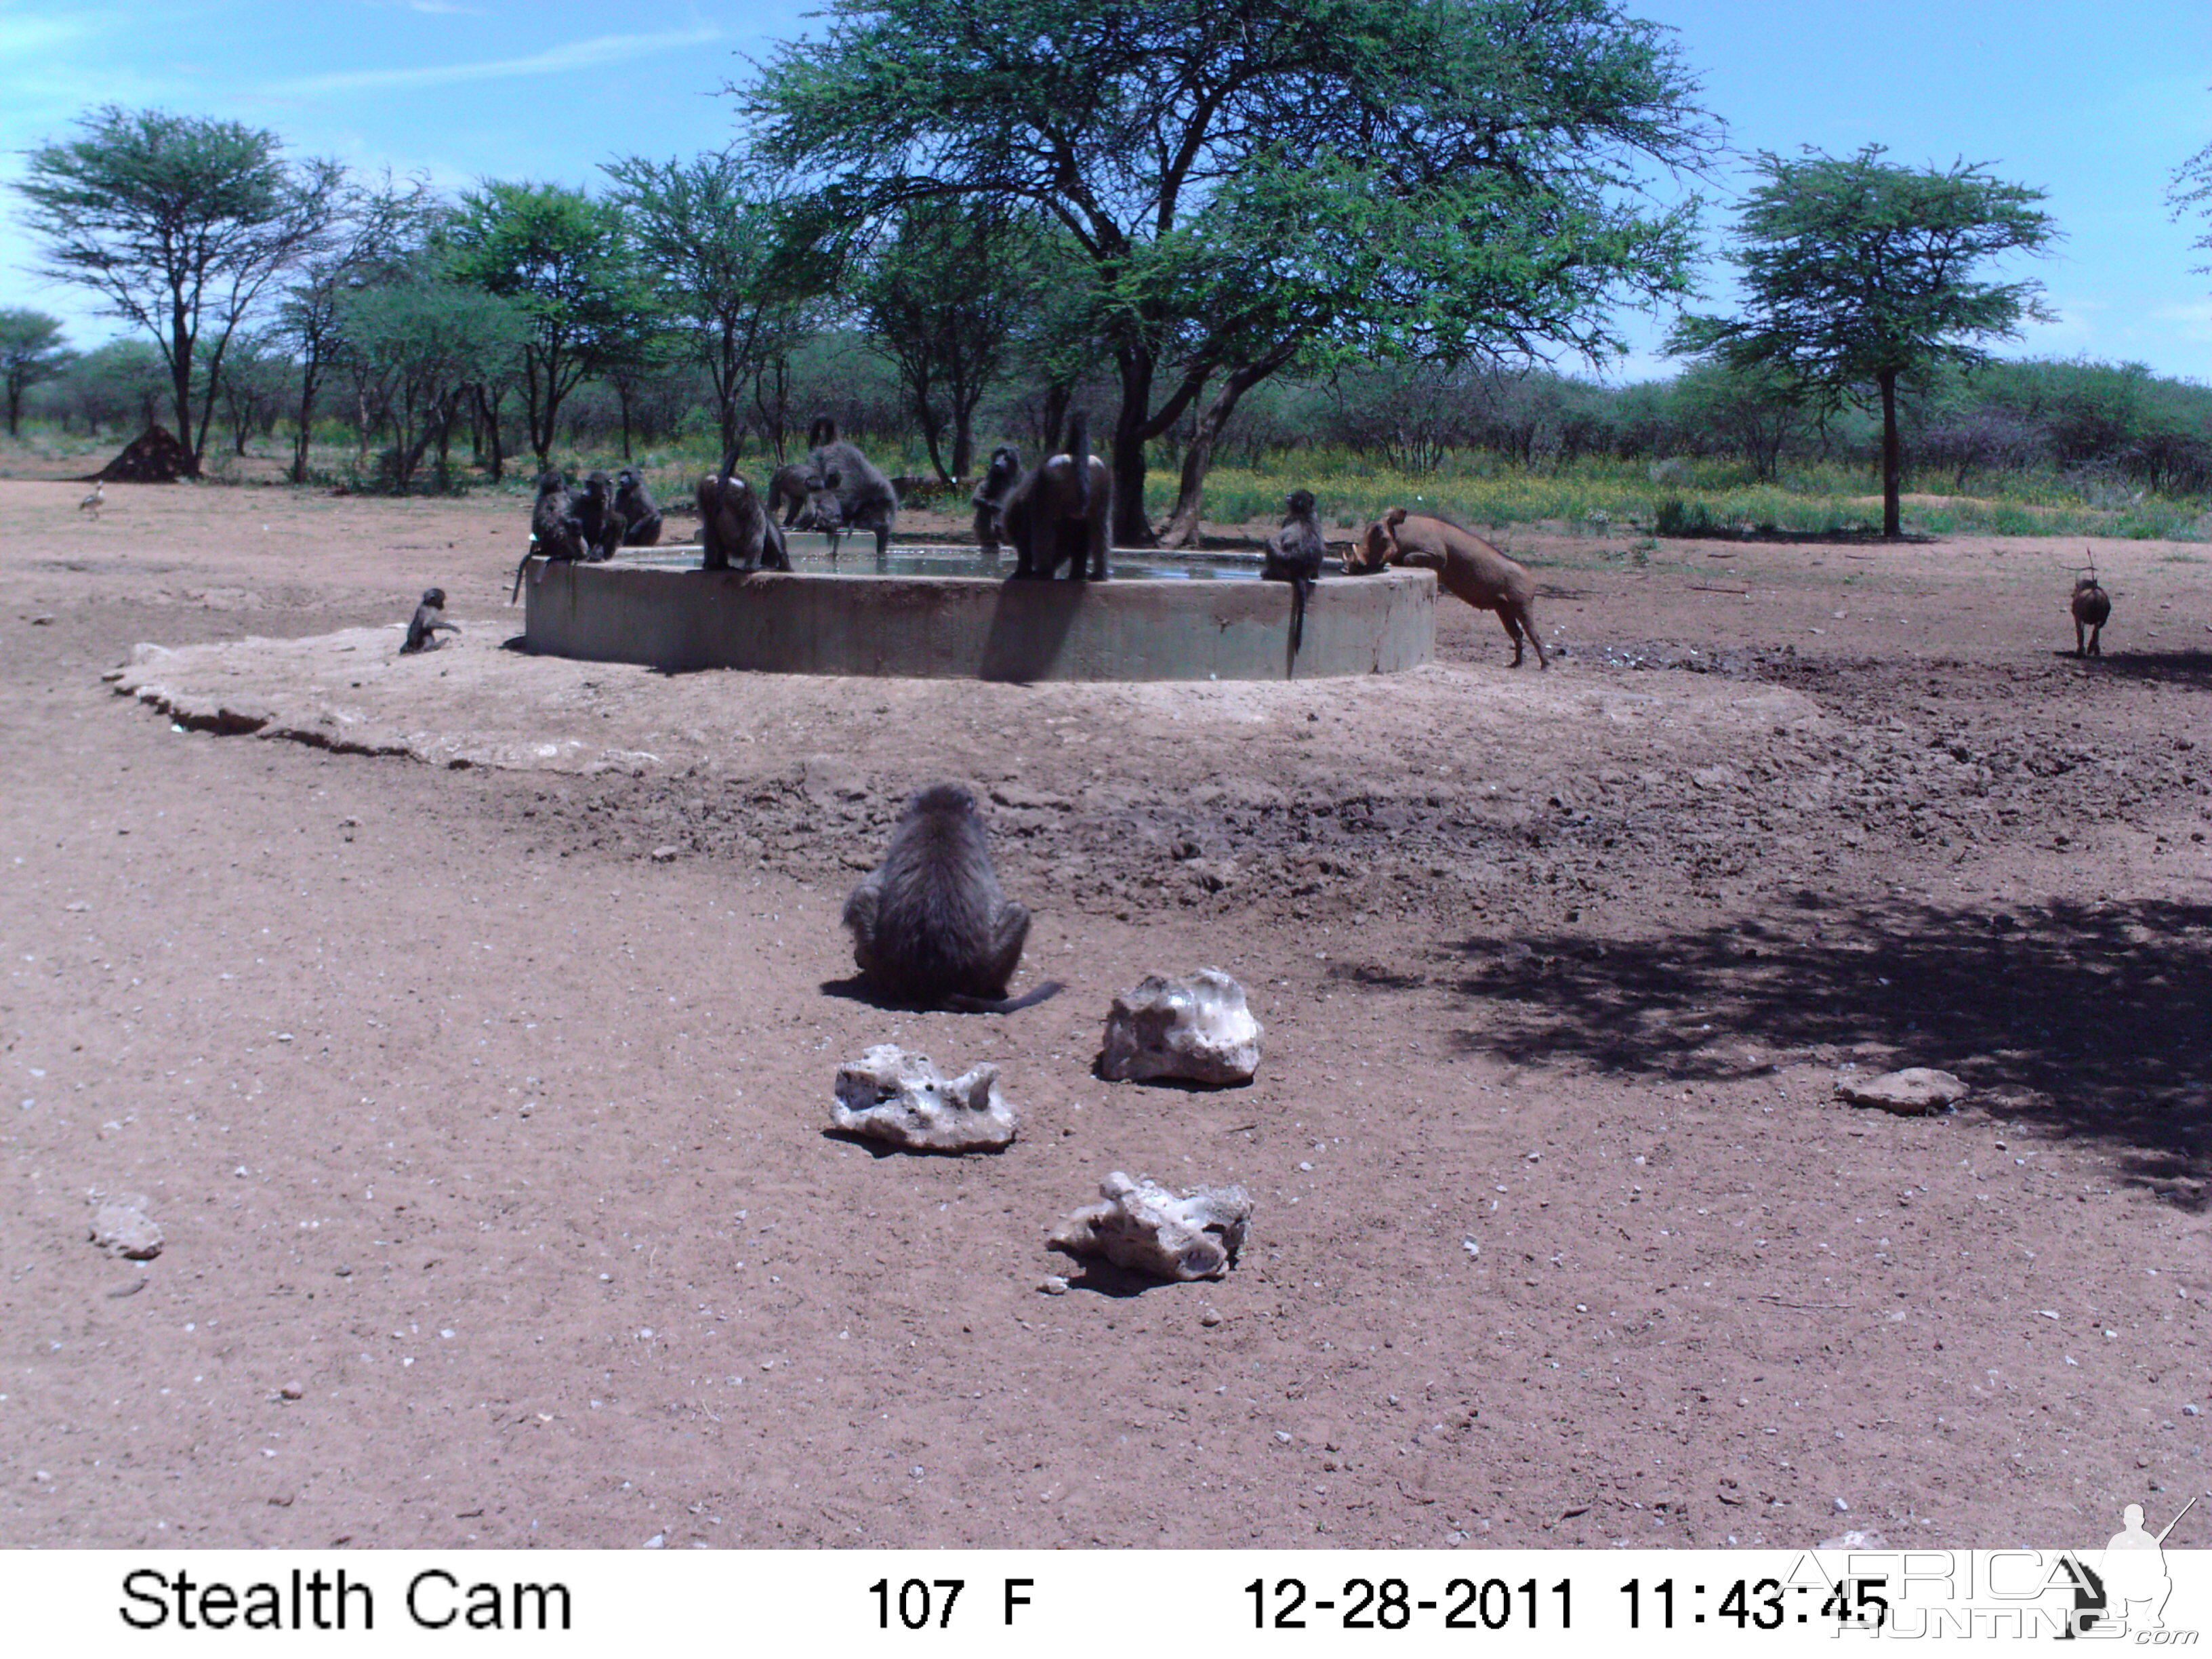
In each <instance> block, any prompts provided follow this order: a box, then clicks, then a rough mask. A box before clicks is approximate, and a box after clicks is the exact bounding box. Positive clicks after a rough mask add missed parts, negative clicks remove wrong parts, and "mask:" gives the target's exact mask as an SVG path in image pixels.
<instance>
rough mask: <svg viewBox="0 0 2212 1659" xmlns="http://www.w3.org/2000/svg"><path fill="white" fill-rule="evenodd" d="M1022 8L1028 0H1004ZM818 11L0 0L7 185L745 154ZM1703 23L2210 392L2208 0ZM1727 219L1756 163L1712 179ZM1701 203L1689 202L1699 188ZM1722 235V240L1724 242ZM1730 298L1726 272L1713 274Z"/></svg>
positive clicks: (2078, 343)
mask: <svg viewBox="0 0 2212 1659" xmlns="http://www.w3.org/2000/svg"><path fill="white" fill-rule="evenodd" d="M1018 4H1019V0H1006V7H1007V9H1008V11H1009V12H1010V14H1011V13H1012V12H1013V11H1014V10H1015V9H1018ZM811 5H812V0H807V3H787V0H763V3H750V4H743V5H733V6H726V7H719V8H703V7H698V6H692V5H685V4H678V3H669V4H633V5H628V6H622V7H608V6H605V5H584V4H575V3H568V0H538V3H532V4H528V5H523V4H510V3H501V0H303V3H293V4H288V5H278V4H273V3H269V0H165V3H111V4H102V3H100V0H89V3H84V4H80V5H75V6H70V7H67V8H64V7H62V6H60V5H58V4H55V3H53V0H41V3H37V4H22V3H18V0H0V184H4V182H6V181H7V180H10V179H15V178H18V177H20V176H21V166H22V163H21V154H22V152H23V151H24V150H26V149H29V148H31V147H33V146H34V145H37V144H39V143H43V142H46V141H47V140H49V139H52V138H56V137H64V136H66V134H67V133H68V131H69V130H70V126H71V124H72V123H73V121H74V120H75V119H76V117H77V116H78V115H79V114H80V113H81V112H82V111H84V110H85V109H87V108H88V107H90V106H94V105H96V104H100V103H102V102H116V103H121V104H124V105H126V106H145V105H154V106H162V107H165V108H169V109H174V110H178V111H183V112H193V113H202V114H211V115H217V116H221V117H223V118H230V119H237V120H243V121H247V122H251V123H252V124H254V125H260V126H268V127H271V128H274V129H275V130H276V131H278V132H280V133H282V134H283V136H284V137H285V138H286V139H287V140H288V141H289V143H290V144H291V145H292V146H293V147H294V148H295V149H298V150H300V151H303V152H311V153H318V154H323V155H335V156H337V158H338V159H340V160H342V161H346V162H348V163H349V164H351V165H354V166H356V167H363V168H368V169H372V170H376V169H381V168H382V167H385V166H386V165H387V164H388V165H390V166H391V167H393V168H394V169H395V170H397V171H398V172H400V173H414V172H422V173H427V174H428V176H429V177H430V179H432V181H433V182H434V183H435V184H436V185H439V186H441V188H444V189H447V190H449V191H450V190H453V189H458V188H462V187H465V186H467V185H471V184H473V183H475V182H476V181H477V180H479V179H486V178H530V179H554V180H558V181H561V182H564V183H569V184H583V183H589V184H592V185H597V184H598V183H599V182H600V181H601V175H600V173H599V163H600V162H602V161H607V160H609V159H611V158H612V157H615V156H618V155H632V154H642V155H654V156H660V157H667V156H674V155H687V156H688V155H693V154H696V153H697V152H699V151H701V150H704V149H717V148H720V146H721V145H723V144H725V143H727V142H728V140H729V138H730V137H731V134H732V119H731V105H730V100H727V99H726V98H724V97H721V96H719V95H718V94H719V93H720V89H721V88H722V86H723V85H724V83H725V82H727V81H730V80H733V79H737V80H742V79H744V77H745V76H746V75H747V73H748V67H747V62H746V59H747V58H748V57H762V56H765V55H766V53H767V52H768V50H769V47H770V46H771V44H772V43H773V42H775V41H776V40H785V39H791V38H794V37H796V36H797V35H799V34H800V33H803V32H805V30H807V29H808V28H810V27H815V26H814V25H812V24H811V23H810V21H808V18H807V16H806V14H807V12H808V11H809V10H810V9H811ZM1626 6H1627V9H1629V10H1630V11H1632V12H1633V13H1635V14H1637V15H1642V16H1645V17H1649V18H1651V19H1653V20H1654V21H1658V22H1662V23H1665V24H1668V25H1669V26H1671V27H1674V28H1675V29H1677V30H1679V31H1680V46H1681V49H1682V52H1683V56H1684V58H1686V61H1687V62H1688V63H1689V64H1690V65H1691V66H1692V68H1693V69H1694V70H1696V71H1697V72H1698V74H1699V76H1701V78H1702V79H1703V81H1704V83H1705V101H1706V103H1707V105H1708V106H1709V107H1711V109H1712V110H1713V111H1714V112H1716V113H1717V114H1719V115H1720V116H1722V117H1723V118H1725V119H1726V121H1727V122H1728V124H1729V138H1730V141H1731V143H1732V144H1733V145H1734V146H1735V148H1736V149H1739V150H1741V151H1743V152H1753V151H1757V150H1761V149H1771V150H1778V151H1780V152H1783V153H1784V154H1791V153H1794V152H1795V151H1796V148H1797V147H1798V146H1799V145H1801V144H1808V143H1809V144H1813V145H1816V146H1818V147H1820V148H1821V149H1826V150H1829V151H1831V152H1833V153H1843V152H1847V151H1850V150H1852V149H1857V148H1858V146H1860V145H1861V144H1863V143H1867V142H1869V140H1871V141H1875V142H1879V143H1883V144H1886V145H1887V146H1888V147H1889V149H1890V152H1891V155H1890V159H1892V160H1893V161H1900V162H1907V163H1912V164H1916V165H1917V164H1922V163H1927V162H1931V161H1932V162H1936V163H1943V164H1947V163H1948V162H1950V161H1953V160H1954V159H1956V158H1958V157H1960V156H1964V157H1966V159H1968V160H1970V161H1985V162H1989V163H1990V164H1992V165H1993V167H1995V170H1996V172H1997V173H1998V174H1999V176H2001V177H2003V178H2006V179H2014V180H2017V181H2019V182H2021V183H2025V184H2030V185H2036V186H2038V187H2039V188H2041V189H2044V190H2045V191H2048V192H2049V193H2050V199H2049V201H2048V202H2047V203H2046V204H2045V208H2046V210H2047V211H2049V212H2050V213H2051V214H2052V215H2053V216H2054V217H2055V218H2056V219H2057V222H2058V224H2059V226H2060V227H2061V228H2062V229H2063V231H2064V232H2065V233H2066V237H2067V240H2066V241H2065V242H2064V243H2063V245H2062V246H2060V247H2059V249H2058V250H2057V253H2056V254H2055V256H2053V257H2051V258H2045V259H2040V260H2027V261H2022V262H2021V265H2020V266H2019V267H2018V270H2017V272H2016V274H2025V275H2032V276H2035V277H2037V278H2039V280H2040V281H2042V283H2044V284H2045V288H2046V289H2047V290H2048V299H2049V303H2050V304H2051V307H2053V309H2055V310H2056V311H2057V313H2059V318H2058V320H2057V322H2055V323H2052V324H2049V325H2039V326H2035V327H2033V329H2032V330H2031V331H2030V333H2029V335H2028V337H2027V338H2026V339H2025V340H2024V341H2022V342H2021V343H2019V344H2017V345H2015V346H2013V347H2010V348H2008V351H2009V352H2010V353H2013V354H2029V355H2060V356H2074V355H2087V356H2097V357H2105V358H2111V359H2115V360H2121V359H2132V360H2137V361H2141V362H2147V363H2148V364H2149V365H2150V366H2151V367H2152V368H2154V369H2155V370H2157V371H2158V372H2160V373H2161V374H2174V375H2182V376H2186V377H2189V378H2191V379H2196V380H2205V381H2207V382H2212V276H2206V275H2203V274H2201V273H2197V272H2193V271H2192V270H2191V266H2192V265H2195V264H2204V263H2207V262H2208V258H2212V256H2208V255H2207V254H2205V253H2204V252H2203V251H2201V250H2192V249H2191V247H2190V246H2189V244H2190V242H2191V240H2192V238H2193V237H2194V236H2195V235H2197V234H2202V233H2203V230H2204V229H2205V228H2206V227H2205V226H2204V224H2203V222H2201V221H2199V222H2197V223H2196V224H2194V225H2189V224H2182V225H2177V224H2175V223H2173V222H2172V221H2171V219H2170V217H2169V216H2168V214H2167V212H2166V207H2165V191H2166V185H2167V182H2168V179H2170V177H2171V175H2172V170H2173V168H2174V167H2176V166H2177V165H2178V164H2179V163H2180V162H2181V161H2184V160H2185V159H2186V158H2187V157H2188V156H2189V155H2191V154H2193V153H2194V152H2196V151H2197V150H2198V149H2202V148H2203V146H2204V145H2205V144H2207V143H2212V5H2207V4H2206V3H2205V0H2122V3H2119V4H2117V5H2114V4H2101V5H2098V4H2087V3H2079V0H2069V3H2066V4H2054V5H2048V6H2044V7H2035V6H2031V5H2022V4H2020V3H2017V0H2012V3H2000V0H1857V3H1854V4H1852V5H1850V6H1848V7H1845V6H1838V5H1834V4H1820V5H1812V4H1797V3H1792V0H1626ZM1693 183H1694V187H1695V188H1697V189H1699V191H1701V192H1702V193H1703V194H1705V196H1706V197H1708V199H1709V200H1710V201H1711V203H1712V204H1713V210H1712V211H1711V212H1710V213H1709V215H1708V221H1709V223H1710V225H1711V227H1712V228H1713V229H1714V230H1715V231H1717V230H1718V229H1719V228H1721V227H1723V225H1724V224H1725V222H1726V221H1727V218H1728V213H1727V211H1726V210H1727V208H1728V206H1729V204H1731V203H1733V202H1734V201H1735V199H1736V198H1737V197H1739V196H1740V195H1741V192H1742V191H1743V189H1744V187H1745V185H1746V183H1747V176H1746V174H1745V173H1743V172H1742V171H1741V169H1740V168H1736V167H1726V168H1723V169H1722V170H1720V171H1719V172H1717V173H1716V175H1715V176H1714V177H1713V178H1712V179H1707V180H1704V181H1693ZM1685 187H1686V188H1688V187H1692V186H1690V185H1686V186H1685ZM14 210H15V200H14V198H12V197H8V198H7V199H6V200H4V201H0V212H4V215H5V217H4V219H0V306H13V305H30V306H35V307H40V309H43V310H46V311H49V312H52V313H55V314H56V315H59V316H62V317H64V318H65V319H67V320H68V321H69V323H70V333H71V337H72V339H73V341H74V343H77V344H79V345H90V344H94V343H98V342H99V341H100V340H102V339H104V338H106V337H108V336H110V335H111V334H112V333H114V332H115V331H117V328H118V325H116V324H114V323H112V322H111V321H108V320H106V319H100V318H98V317H96V316H94V314H93V313H92V312H91V310H90V308H89V307H88V306H87V305H86V303H85V302H84V301H83V300H82V299H81V298H80V297H79V296H78V295H76V294H75V293H74V292H73V291H71V290H69V289H60V288H49V287H44V286H41V285H40V284H39V283H37V282H36V280H35V279H34V278H33V276H30V275H29V274H28V273H27V270H25V267H26V266H27V265H28V264H31V263H32V260H33V246H32V244H31V243H30V241H29V240H28V239H27V237H26V235H25V234H24V233H23V232H22V230H21V228H20V227H19V226H18V224H17V223H16V222H15V216H14ZM1715 240H1717V238H1716V239H1715ZM1708 285H1709V289H1710V297H1709V303H1710V304H1711V306H1712V307H1714V308H1719V309H1725V308H1726V307H1727V305H1728V301H1729V289H1728V285H1727V273H1726V270H1725V267H1724V266H1722V265H1721V264H1718V263H1715V264H1713V265H1711V267H1709V275H1708ZM1623 322H1624V327H1625V329H1626V332H1627V333H1628V335H1629V336H1630V337H1631V340H1632V344H1633V345H1634V346H1635V348H1636V349H1635V351H1634V353H1633V355H1632V356H1631V358H1630V359H1629V360H1628V362H1626V364H1623V365H1620V366H1618V367H1616V368H1614V369H1613V371H1612V374H1613V376H1615V377H1620V376H1626V377H1634V376H1637V375H1638V374H1663V373H1666V372H1668V368H1669V366H1668V364H1666V363H1665V362H1664V361H1663V360H1661V359H1659V358H1657V357H1656V356H1655V355H1653V354H1654V351H1655V349H1656V342H1657V340H1658V338H1659V337H1660V335H1662V333H1663V332H1664V329H1665V319H1659V320H1656V321H1650V320H1646V319H1640V318H1634V317H1631V318H1627V319H1623Z"/></svg>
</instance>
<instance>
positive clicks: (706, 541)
mask: <svg viewBox="0 0 2212 1659" xmlns="http://www.w3.org/2000/svg"><path fill="white" fill-rule="evenodd" d="M737 464H738V458H737V456H736V454H735V453H732V454H731V455H729V456H728V457H726V459H724V460H723V462H722V470H721V471H720V472H716V473H709V474H708V476H707V477H703V478H702V479H700V480H699V542H700V545H701V547H702V550H703V551H702V554H701V556H700V561H699V568H701V569H702V570H730V569H738V570H750V569H753V568H755V567H758V568H762V569H766V570H788V569H790V568H791V555H790V554H789V553H787V552H786V551H785V550H784V545H783V532H782V531H781V530H779V529H777V528H776V525H775V520H773V519H771V518H769V515H768V513H767V511H766V510H765V509H764V508H763V507H762V506H761V501H760V497H759V496H758V495H755V494H754V493H753V488H752V486H751V485H750V484H749V483H746V482H745V481H744V479H743V478H740V477H738V475H737V471H736V467H737Z"/></svg>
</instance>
